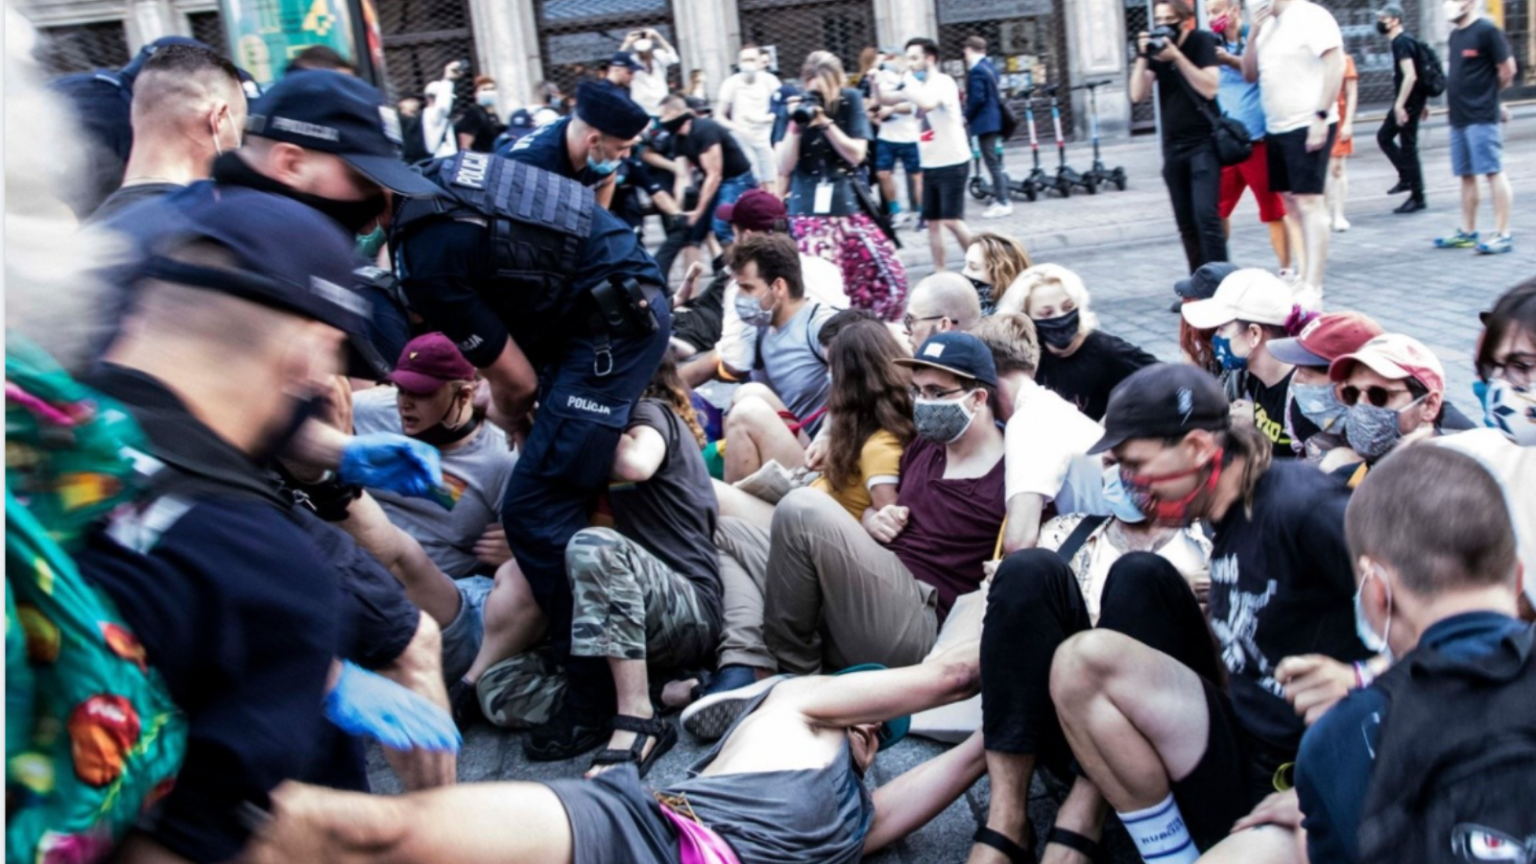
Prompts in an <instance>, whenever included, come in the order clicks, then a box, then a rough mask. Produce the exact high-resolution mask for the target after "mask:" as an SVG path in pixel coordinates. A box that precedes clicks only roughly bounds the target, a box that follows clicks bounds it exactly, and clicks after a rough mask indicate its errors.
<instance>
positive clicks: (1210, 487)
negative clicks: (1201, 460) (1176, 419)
mask: <svg viewBox="0 0 1536 864" xmlns="http://www.w3.org/2000/svg"><path fill="white" fill-rule="evenodd" d="M1224 455H1225V454H1224V453H1223V452H1222V451H1220V450H1217V451H1216V455H1215V456H1213V457H1212V458H1211V461H1210V463H1209V464H1207V465H1203V466H1201V467H1199V468H1191V469H1190V470H1188V471H1179V472H1177V473H1174V474H1163V475H1160V476H1156V477H1147V476H1138V475H1134V474H1127V473H1125V471H1124V469H1121V473H1120V482H1121V483H1123V484H1124V485H1125V492H1126V495H1127V496H1129V498H1130V501H1131V504H1132V505H1133V506H1134V507H1135V508H1136V509H1137V510H1140V511H1141V512H1142V513H1145V514H1147V515H1148V516H1150V517H1152V521H1154V522H1156V523H1158V524H1159V525H1176V526H1178V527H1180V528H1187V527H1188V526H1190V525H1192V524H1194V521H1195V519H1196V516H1194V515H1191V513H1190V510H1191V508H1192V506H1193V505H1194V503H1195V499H1196V498H1198V497H1199V496H1200V493H1201V492H1211V491H1214V490H1215V489H1216V483H1217V482H1218V481H1220V480H1221V460H1222V457H1223V456H1224ZM1202 471H1209V472H1210V474H1209V475H1208V476H1207V477H1206V480H1205V482H1203V483H1197V484H1195V488H1194V489H1192V490H1190V492H1189V494H1188V495H1185V496H1184V497H1183V498H1178V499H1175V500H1172V501H1164V500H1163V499H1161V498H1158V497H1157V496H1156V495H1154V494H1152V484H1153V483H1164V482H1167V481H1169V480H1177V479H1179V478H1180V477H1189V476H1191V475H1195V474H1199V473H1200V472H1202Z"/></svg>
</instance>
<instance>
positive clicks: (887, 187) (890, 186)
mask: <svg viewBox="0 0 1536 864" xmlns="http://www.w3.org/2000/svg"><path fill="white" fill-rule="evenodd" d="M875 178H876V179H877V180H879V181H880V200H882V201H884V202H885V204H886V208H885V209H886V212H887V213H889V212H890V210H891V208H890V205H891V204H892V203H900V201H901V199H899V198H897V197H896V178H895V177H892V176H891V172H889V171H878V172H876V173H875Z"/></svg>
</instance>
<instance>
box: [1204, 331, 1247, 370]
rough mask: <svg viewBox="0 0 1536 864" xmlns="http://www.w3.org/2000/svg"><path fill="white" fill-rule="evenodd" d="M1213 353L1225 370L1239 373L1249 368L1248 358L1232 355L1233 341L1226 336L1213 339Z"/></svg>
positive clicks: (1213, 337)
mask: <svg viewBox="0 0 1536 864" xmlns="http://www.w3.org/2000/svg"><path fill="white" fill-rule="evenodd" d="M1211 351H1212V352H1214V353H1215V355H1216V362H1217V363H1220V364H1221V368H1223V369H1226V370H1228V371H1231V372H1237V371H1240V370H1243V369H1247V368H1248V358H1247V357H1239V356H1237V355H1236V354H1234V353H1232V340H1231V339H1228V338H1227V337H1225V336H1212V337H1211Z"/></svg>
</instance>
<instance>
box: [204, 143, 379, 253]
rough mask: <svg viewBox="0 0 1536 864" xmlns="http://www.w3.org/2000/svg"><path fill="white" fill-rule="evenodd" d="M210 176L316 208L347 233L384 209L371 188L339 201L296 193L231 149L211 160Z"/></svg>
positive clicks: (377, 192) (364, 223)
mask: <svg viewBox="0 0 1536 864" xmlns="http://www.w3.org/2000/svg"><path fill="white" fill-rule="evenodd" d="M212 176H213V179H214V180H215V181H217V182H219V183H227V184H229V185H231V186H244V187H246V188H248V189H255V190H257V191H260V192H271V193H272V194H274V195H281V196H283V197H284V198H291V199H293V200H294V201H297V202H299V203H300V204H304V205H306V206H309V207H312V208H314V209H316V210H319V211H320V212H321V213H324V214H325V215H327V216H329V217H331V218H332V219H334V220H335V221H336V222H338V223H340V224H341V227H343V228H345V229H347V233H349V234H357V233H359V232H361V231H362V230H363V228H364V227H366V226H367V225H369V224H371V223H372V222H373V221H374V220H375V219H378V218H379V216H380V214H382V213H383V212H384V193H383V192H380V191H379V190H378V189H374V194H372V195H370V196H369V197H367V198H364V199H362V200H361V201H342V200H339V199H335V198H323V197H321V196H319V195H311V194H309V193H308V192H300V191H299V190H297V189H294V188H293V187H292V186H288V185H285V184H283V183H279V182H277V181H276V180H273V179H272V178H271V177H268V176H267V175H265V174H263V173H261V172H260V171H257V170H256V169H255V168H252V167H251V166H249V165H247V164H246V162H245V160H244V159H241V158H240V157H239V156H237V155H235V154H234V153H233V152H231V153H225V154H224V155H223V156H220V157H219V158H217V159H215V160H213V174H212Z"/></svg>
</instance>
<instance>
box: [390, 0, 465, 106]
mask: <svg viewBox="0 0 1536 864" xmlns="http://www.w3.org/2000/svg"><path fill="white" fill-rule="evenodd" d="M378 12H379V32H380V34H381V36H382V38H383V42H384V66H385V70H386V72H387V73H388V76H389V87H390V90H391V91H393V92H392V97H393V98H396V99H398V98H400V97H403V96H408V95H418V94H420V93H421V92H422V91H423V90H425V89H426V86H427V84H429V83H430V82H432V81H437V80H439V79H441V78H442V77H443V68H444V67H446V66H447V65H448V64H449V63H452V62H454V61H456V60H467V61H469V64H470V67H471V68H472V69H473V68H474V65H475V40H474V32H473V31H472V30H471V29H470V16H469V5H468V3H467V2H466V0H378ZM473 77H474V73H471V74H469V75H466V76H464V77H463V78H461V79H460V80H459V82H458V86H457V87H456V88H455V91H456V96H457V102H458V103H460V104H465V103H467V102H468V100H469V98H470V97H472V96H473V95H474V94H473V92H472V87H473V83H472V79H473Z"/></svg>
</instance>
